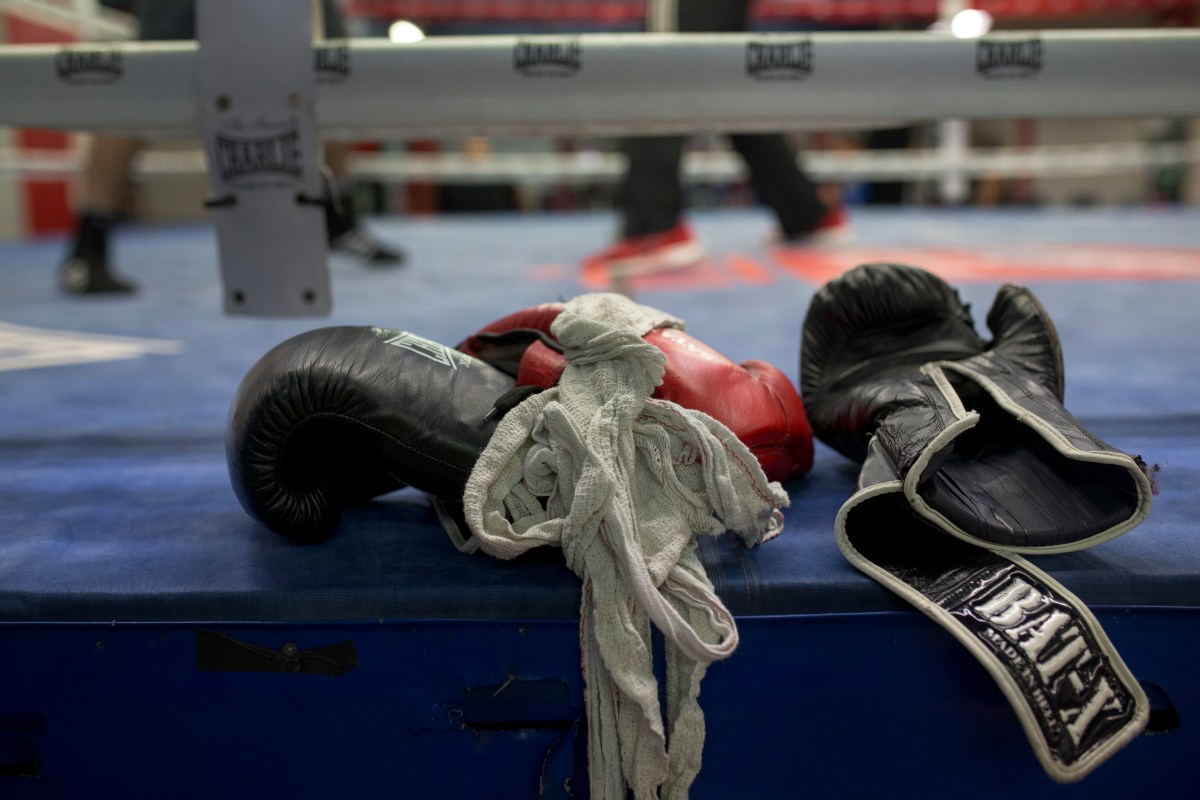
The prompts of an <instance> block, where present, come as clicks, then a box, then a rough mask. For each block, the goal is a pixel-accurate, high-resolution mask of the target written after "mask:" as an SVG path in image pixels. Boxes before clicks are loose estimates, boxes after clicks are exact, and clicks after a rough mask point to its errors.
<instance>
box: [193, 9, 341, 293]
mask: <svg viewBox="0 0 1200 800" xmlns="http://www.w3.org/2000/svg"><path fill="white" fill-rule="evenodd" d="M311 10H312V9H311V3H310V1H309V0H255V2H253V3H247V2H241V1H240V0H200V2H199V3H197V4H196V34H197V41H198V42H199V51H198V55H197V70H196V73H197V102H198V103H199V120H200V132H201V136H202V137H203V139H204V149H205V154H206V156H207V158H208V174H209V186H210V188H211V192H212V197H211V199H210V200H209V201H208V203H207V205H208V206H209V207H210V208H211V209H212V210H213V217H214V221H215V223H216V229H217V240H218V245H219V248H220V258H221V279H222V283H223V286H224V296H225V297H224V304H225V311H226V313H229V314H248V315H255V316H309V315H317V314H328V313H329V310H330V305H331V302H330V286H329V263H328V253H327V247H326V237H325V216H324V212H323V210H322V206H321V197H322V181H321V172H320V161H319V158H318V147H319V141H318V138H317V123H316V115H315V109H314V106H315V102H316V78H315V74H314V71H313V21H312V14H311Z"/></svg>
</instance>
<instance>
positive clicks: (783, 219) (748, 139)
mask: <svg viewBox="0 0 1200 800" xmlns="http://www.w3.org/2000/svg"><path fill="white" fill-rule="evenodd" d="M730 141H731V143H732V144H733V148H734V150H736V151H737V153H738V155H740V156H741V157H742V160H743V161H745V162H746V168H747V170H749V172H750V185H751V186H752V187H753V188H754V191H755V193H756V194H757V195H758V198H759V200H760V201H762V202H763V203H764V204H766V205H767V206H768V207H769V208H770V209H771V210H772V211H774V212H775V216H776V218H777V219H778V220H779V227H780V228H781V230H782V233H783V238H785V239H797V238H800V237H803V236H805V235H806V234H809V233H812V232H813V231H815V230H817V229H818V228H820V227H821V226H822V222H823V221H824V220H825V218H826V215H827V214H828V213H829V209H828V208H826V207H825V204H824V203H822V202H821V198H820V197H819V196H818V194H817V187H816V186H815V185H814V184H813V182H812V181H811V180H809V178H808V176H807V175H805V174H804V171H803V170H801V169H800V166H799V164H798V163H797V161H796V151H795V150H793V149H792V147H791V145H790V144H788V142H787V141H786V140H785V139H784V138H783V136H782V135H781V134H778V133H766V134H734V135H733V136H731V137H730Z"/></svg>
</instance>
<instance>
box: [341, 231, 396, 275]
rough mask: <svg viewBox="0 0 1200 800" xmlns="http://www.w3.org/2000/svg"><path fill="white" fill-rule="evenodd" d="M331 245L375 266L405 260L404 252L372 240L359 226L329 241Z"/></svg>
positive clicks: (394, 263)
mask: <svg viewBox="0 0 1200 800" xmlns="http://www.w3.org/2000/svg"><path fill="white" fill-rule="evenodd" d="M329 247H330V249H332V250H336V251H337V252H339V253H347V254H349V255H352V256H357V257H358V258H360V259H362V260H363V261H364V262H366V263H367V264H370V265H374V266H381V267H382V266H394V265H399V264H402V263H403V262H404V254H403V253H401V252H400V251H398V250H394V249H392V248H390V247H388V246H387V245H385V244H381V243H380V242H377V241H374V240H372V239H371V238H370V237H368V236H367V235H366V234H365V233H363V232H362V231H361V230H359V229H358V228H353V229H351V230H348V231H346V232H345V233H343V234H342V235H341V236H339V237H337V238H336V239H332V240H331V241H330V242H329Z"/></svg>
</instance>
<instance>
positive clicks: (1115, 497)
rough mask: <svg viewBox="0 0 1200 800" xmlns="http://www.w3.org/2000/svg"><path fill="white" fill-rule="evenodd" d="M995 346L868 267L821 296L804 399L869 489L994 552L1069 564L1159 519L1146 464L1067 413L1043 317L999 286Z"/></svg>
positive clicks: (913, 273)
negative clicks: (894, 495)
mask: <svg viewBox="0 0 1200 800" xmlns="http://www.w3.org/2000/svg"><path fill="white" fill-rule="evenodd" d="M987 322H988V327H989V328H990V329H991V331H992V333H993V335H994V338H993V339H992V341H991V342H990V343H985V342H984V341H983V340H982V339H981V338H980V337H979V335H978V334H976V332H975V329H974V324H973V322H972V319H971V315H970V312H969V309H968V308H967V306H965V305H964V304H963V303H962V302H961V300H960V299H959V297H958V294H957V292H955V290H954V289H952V288H951V287H950V286H948V285H947V284H946V283H945V282H944V281H942V280H941V279H940V278H938V277H937V276H935V275H933V274H932V273H929V272H926V271H924V270H921V269H917V268H915V267H909V266H904V265H899V264H867V265H863V266H860V267H858V268H856V269H854V270H851V271H850V272H848V273H845V274H844V275H841V276H839V277H838V278H835V279H834V280H832V281H830V282H829V283H828V284H826V285H825V286H824V287H823V288H822V289H821V290H820V291H819V292H817V294H816V295H815V296H814V297H813V299H812V303H811V305H810V306H809V311H808V315H807V317H806V319H805V322H804V339H803V344H802V349H801V364H800V372H801V394H802V395H803V397H804V404H805V409H806V411H807V412H808V417H809V420H810V423H811V424H812V427H813V432H814V434H815V435H816V437H817V438H818V439H820V440H821V441H823V442H825V443H826V444H828V445H830V446H831V447H833V448H834V449H836V450H838V451H839V452H841V453H843V454H844V455H846V456H849V457H851V458H854V459H856V460H859V461H863V462H864V465H863V469H862V472H861V475H860V489H861V488H863V487H867V486H877V485H879V484H881V483H885V482H889V481H898V482H900V484H901V486H902V490H903V493H904V496H905V498H906V499H907V501H908V503H909V504H910V506H911V507H912V509H913V510H914V511H915V512H916V513H918V514H920V515H921V516H922V517H924V518H925V519H927V520H928V521H930V522H931V523H933V524H935V525H937V526H938V527H940V528H942V529H943V530H945V531H946V532H948V533H951V534H953V535H955V536H958V537H960V538H962V539H965V540H966V541H969V542H972V543H974V544H977V545H981V546H984V547H988V548H991V549H996V550H1007V551H1016V552H1063V551H1068V550H1075V549H1079V548H1082V547H1086V546H1089V545H1092V544H1096V543H1098V542H1101V541H1104V540H1106V539H1109V538H1112V537H1114V536H1117V535H1119V534H1121V533H1123V532H1125V531H1127V530H1129V529H1130V528H1132V527H1134V526H1135V525H1137V524H1138V523H1139V522H1141V521H1142V520H1143V519H1144V518H1145V517H1146V515H1147V513H1148V512H1149V507H1150V499H1151V494H1152V492H1151V486H1150V482H1149V479H1148V478H1147V476H1146V474H1145V472H1144V468H1145V465H1144V464H1143V463H1142V462H1141V460H1140V459H1138V458H1135V457H1131V456H1129V455H1126V454H1125V453H1122V452H1119V451H1117V450H1116V449H1114V448H1112V447H1110V446H1109V445H1107V444H1105V443H1104V442H1102V441H1100V440H1099V439H1098V438H1096V437H1095V436H1093V435H1092V434H1091V433H1089V432H1088V431H1087V430H1085V429H1084V428H1083V426H1082V425H1081V424H1080V423H1079V421H1078V420H1076V419H1075V418H1074V417H1073V416H1071V414H1070V413H1069V412H1068V411H1067V410H1066V409H1065V408H1064V407H1063V404H1062V401H1063V372H1062V353H1061V349H1060V346H1059V341H1058V334H1057V332H1056V331H1055V329H1054V325H1053V323H1052V322H1051V321H1050V318H1049V316H1048V315H1047V313H1046V311H1045V309H1044V308H1042V306H1041V304H1040V303H1039V302H1038V301H1037V299H1036V298H1035V297H1034V296H1033V294H1032V293H1031V292H1030V291H1029V290H1028V289H1026V288H1023V287H1019V286H1012V285H1008V286H1004V287H1003V288H1001V289H1000V291H999V293H998V294H997V296H996V299H995V302H994V304H993V305H992V309H991V311H990V312H989V313H988V317H987Z"/></svg>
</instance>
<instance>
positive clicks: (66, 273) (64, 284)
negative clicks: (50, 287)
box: [58, 258, 137, 294]
mask: <svg viewBox="0 0 1200 800" xmlns="http://www.w3.org/2000/svg"><path fill="white" fill-rule="evenodd" d="M58 286H59V288H60V289H62V290H63V291H64V292H66V293H67V294H133V293H134V292H136V291H137V286H136V285H135V284H133V283H130V282H128V281H123V280H121V279H120V278H117V277H115V276H113V275H112V274H110V273H109V271H108V269H107V268H106V267H105V265H104V264H103V262H92V261H88V260H87V259H83V258H72V259H69V260H68V261H67V262H66V263H65V264H63V265H62V266H61V267H60V268H59V271H58Z"/></svg>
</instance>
